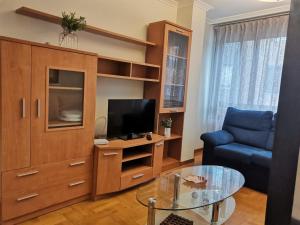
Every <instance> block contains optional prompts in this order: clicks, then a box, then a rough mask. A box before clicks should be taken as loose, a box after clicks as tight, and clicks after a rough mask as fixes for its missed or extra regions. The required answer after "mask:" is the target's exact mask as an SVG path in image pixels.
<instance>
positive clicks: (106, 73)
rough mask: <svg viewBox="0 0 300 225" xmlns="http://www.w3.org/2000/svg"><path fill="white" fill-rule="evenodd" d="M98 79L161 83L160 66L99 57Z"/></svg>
mask: <svg viewBox="0 0 300 225" xmlns="http://www.w3.org/2000/svg"><path fill="white" fill-rule="evenodd" d="M97 76H98V77H106V78H113V79H126V80H136V81H146V82H159V76H160V66H157V65H153V64H147V63H136V62H130V61H127V60H122V59H116V58H112V57H107V56H98V74H97Z"/></svg>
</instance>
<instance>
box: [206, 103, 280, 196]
mask: <svg viewBox="0 0 300 225" xmlns="http://www.w3.org/2000/svg"><path fill="white" fill-rule="evenodd" d="M275 120H276V114H275V115H273V112H271V111H250V110H239V109H235V108H232V107H230V108H228V109H227V113H226V116H225V120H224V124H223V128H222V130H220V131H216V132H211V133H205V134H202V135H201V139H202V140H203V141H204V152H203V164H204V165H222V166H227V167H231V168H234V169H236V170H238V171H240V172H241V173H242V174H243V175H244V176H245V179H246V186H248V187H250V188H253V189H255V190H258V191H261V192H265V193H266V192H267V190H268V180H269V171H270V167H271V162H272V148H273V141H274V132H275V123H276V122H275Z"/></svg>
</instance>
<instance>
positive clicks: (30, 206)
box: [2, 176, 91, 220]
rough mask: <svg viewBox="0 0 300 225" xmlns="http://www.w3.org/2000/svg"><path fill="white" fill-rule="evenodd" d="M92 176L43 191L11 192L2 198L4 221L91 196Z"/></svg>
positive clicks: (68, 181)
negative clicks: (87, 195)
mask: <svg viewBox="0 0 300 225" xmlns="http://www.w3.org/2000/svg"><path fill="white" fill-rule="evenodd" d="M90 191H91V176H89V177H87V176H83V177H77V178H73V179H69V180H67V181H65V183H64V184H60V185H56V186H50V185H49V186H48V187H45V188H42V189H36V190H31V191H27V190H25V189H20V190H19V191H15V192H9V193H6V194H4V195H3V197H2V206H3V207H2V219H3V220H10V219H13V218H16V217H19V216H22V215H25V214H28V213H32V212H35V211H37V210H39V209H43V208H46V207H49V206H52V205H55V204H58V203H62V202H64V201H67V200H70V199H74V198H77V197H81V196H84V195H86V194H89V193H90Z"/></svg>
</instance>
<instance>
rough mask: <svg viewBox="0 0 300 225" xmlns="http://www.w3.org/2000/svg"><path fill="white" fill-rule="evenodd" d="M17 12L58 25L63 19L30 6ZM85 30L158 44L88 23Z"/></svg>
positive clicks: (144, 43)
mask: <svg viewBox="0 0 300 225" xmlns="http://www.w3.org/2000/svg"><path fill="white" fill-rule="evenodd" d="M16 13H17V14H21V15H24V16H29V17H32V18H35V19H39V20H43V21H46V22H50V23H54V24H58V25H60V24H61V19H62V18H61V17H59V16H55V15H51V14H48V13H45V12H42V11H38V10H35V9H31V8H28V7H24V6H23V7H20V8H18V9H16ZM84 31H86V32H89V33H93V34H97V35H101V36H104V37H108V38H113V39H117V40H119V41H125V42H129V43H132V44H136V45H142V46H155V45H156V44H155V43H153V42H149V41H144V40H140V39H137V38H133V37H129V36H126V35H123V34H118V33H115V32H111V31H108V30H105V29H102V28H98V27H94V26H91V25H87V26H86V27H85V30H84Z"/></svg>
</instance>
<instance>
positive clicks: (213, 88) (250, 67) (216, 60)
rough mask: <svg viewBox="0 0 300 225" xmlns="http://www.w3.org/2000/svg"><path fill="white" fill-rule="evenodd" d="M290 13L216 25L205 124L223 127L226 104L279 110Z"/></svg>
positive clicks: (212, 128) (211, 129)
mask: <svg viewBox="0 0 300 225" xmlns="http://www.w3.org/2000/svg"><path fill="white" fill-rule="evenodd" d="M287 27H288V16H277V17H273V18H267V19H261V20H255V21H250V22H244V23H236V24H232V25H224V26H216V27H214V47H213V55H212V62H211V63H212V64H211V70H210V74H209V78H208V82H207V86H206V87H205V88H207V92H206V94H207V101H206V106H205V107H204V110H205V118H204V121H203V122H204V124H205V127H206V130H207V131H213V130H217V129H220V128H221V126H222V123H223V120H224V116H225V113H226V110H227V107H229V106H232V107H237V108H240V109H255V110H271V111H274V112H276V110H277V104H278V98H279V89H280V81H281V74H282V66H283V59H284V51H285V43H286V34H287Z"/></svg>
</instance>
